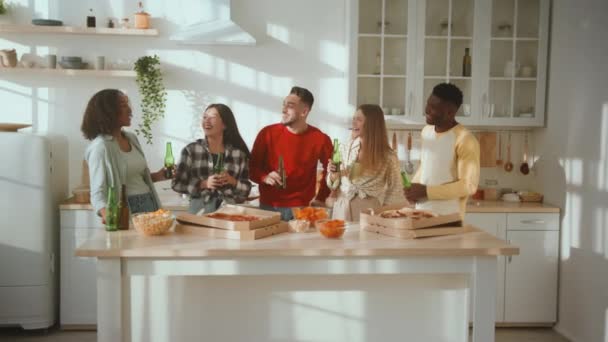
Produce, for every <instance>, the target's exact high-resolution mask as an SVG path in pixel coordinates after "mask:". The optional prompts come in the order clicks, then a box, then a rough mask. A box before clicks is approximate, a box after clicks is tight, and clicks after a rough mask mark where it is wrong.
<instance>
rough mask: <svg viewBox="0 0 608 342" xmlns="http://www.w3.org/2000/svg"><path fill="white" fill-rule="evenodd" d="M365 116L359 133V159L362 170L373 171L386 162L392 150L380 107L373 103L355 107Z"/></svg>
mask: <svg viewBox="0 0 608 342" xmlns="http://www.w3.org/2000/svg"><path fill="white" fill-rule="evenodd" d="M357 110H360V111H361V113H363V116H365V123H364V124H363V132H362V133H361V140H362V142H361V154H362V158H361V160H360V161H359V162H360V163H361V168H362V169H363V170H364V171H374V170H376V169H377V168H378V167H380V166H381V165H382V164H384V163H385V162H386V158H387V157H388V154H389V153H390V152H391V151H392V149H391V147H390V146H389V144H388V136H387V134H386V123H385V122H384V113H383V112H382V108H380V106H378V105H375V104H362V105H360V106H359V108H357Z"/></svg>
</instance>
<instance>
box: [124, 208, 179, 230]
mask: <svg viewBox="0 0 608 342" xmlns="http://www.w3.org/2000/svg"><path fill="white" fill-rule="evenodd" d="M131 220H132V221H133V226H135V230H137V231H138V232H139V233H141V234H143V235H146V236H152V235H162V234H165V233H166V232H167V231H169V229H171V227H173V225H174V224H175V216H174V215H173V213H171V212H170V211H168V210H164V209H159V210H157V211H154V212H151V213H138V214H134V215H133V216H132V217H131Z"/></svg>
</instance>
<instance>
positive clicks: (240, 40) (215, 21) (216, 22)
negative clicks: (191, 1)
mask: <svg viewBox="0 0 608 342" xmlns="http://www.w3.org/2000/svg"><path fill="white" fill-rule="evenodd" d="M203 2H204V5H205V7H206V8H208V9H209V11H208V13H205V15H206V18H205V19H203V20H202V21H201V22H197V23H194V24H192V25H189V26H185V27H182V28H180V29H178V32H177V33H175V34H174V35H172V36H171V37H170V38H169V39H170V40H173V41H177V42H178V43H179V44H184V45H255V43H256V41H255V38H253V36H252V35H250V34H249V33H248V32H247V31H245V30H243V29H242V28H241V27H240V26H239V25H237V24H236V23H235V22H234V21H232V16H231V8H230V6H231V3H230V2H231V0H203Z"/></svg>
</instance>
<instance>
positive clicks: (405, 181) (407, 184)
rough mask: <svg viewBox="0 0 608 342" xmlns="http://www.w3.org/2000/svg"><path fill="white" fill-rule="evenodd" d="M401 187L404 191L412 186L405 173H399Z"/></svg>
mask: <svg viewBox="0 0 608 342" xmlns="http://www.w3.org/2000/svg"><path fill="white" fill-rule="evenodd" d="M401 185H403V187H404V188H405V189H408V188H409V187H411V186H412V183H411V182H410V179H409V177H408V176H407V173H406V172H405V171H401Z"/></svg>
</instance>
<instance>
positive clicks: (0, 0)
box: [0, 0, 8, 14]
mask: <svg viewBox="0 0 608 342" xmlns="http://www.w3.org/2000/svg"><path fill="white" fill-rule="evenodd" d="M6 12H8V11H7V9H6V5H5V4H4V0H0V14H6Z"/></svg>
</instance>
